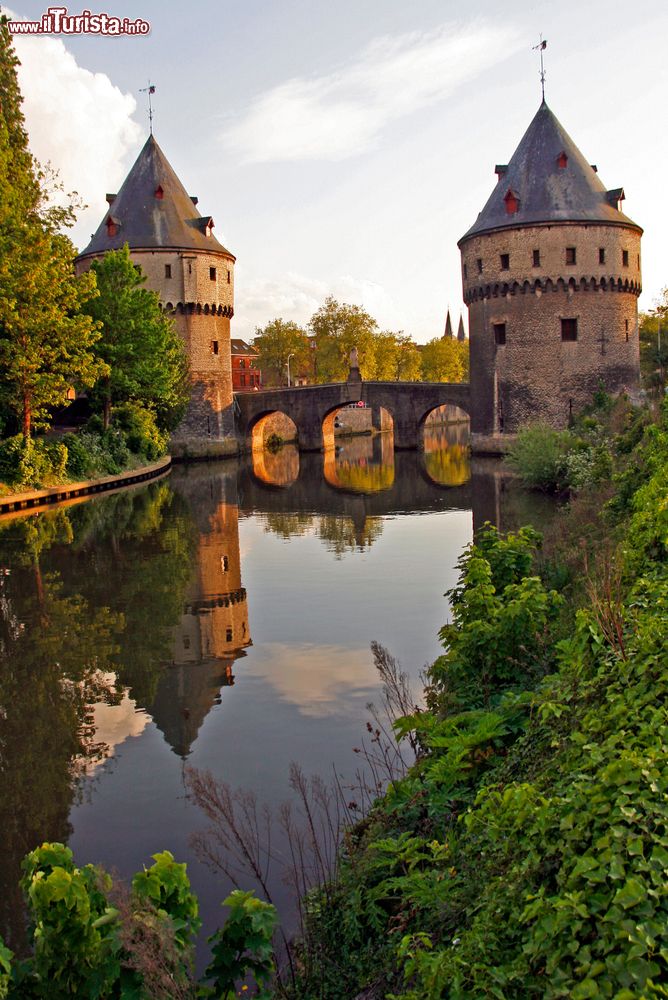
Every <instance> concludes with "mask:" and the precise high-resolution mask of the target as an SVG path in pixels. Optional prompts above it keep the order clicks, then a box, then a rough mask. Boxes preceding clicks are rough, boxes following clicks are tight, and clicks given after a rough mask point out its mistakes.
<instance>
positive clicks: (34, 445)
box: [0, 434, 68, 486]
mask: <svg viewBox="0 0 668 1000" xmlns="http://www.w3.org/2000/svg"><path fill="white" fill-rule="evenodd" d="M67 457H68V455H67V447H66V445H65V444H63V443H62V442H61V441H53V440H48V439H45V438H36V439H33V438H28V439H26V438H24V436H23V434H16V435H15V436H14V437H11V438H7V439H6V440H5V441H1V442H0V480H2V481H3V482H6V483H8V484H10V485H23V486H41V485H42V484H43V482H44V481H47V480H53V479H55V480H62V478H63V476H64V475H65V469H66V465H67Z"/></svg>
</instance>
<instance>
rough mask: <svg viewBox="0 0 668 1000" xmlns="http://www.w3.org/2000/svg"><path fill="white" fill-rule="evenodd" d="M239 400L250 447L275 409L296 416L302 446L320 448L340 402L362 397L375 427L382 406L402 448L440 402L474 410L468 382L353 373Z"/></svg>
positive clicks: (241, 430) (242, 433) (415, 440)
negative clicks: (369, 378)
mask: <svg viewBox="0 0 668 1000" xmlns="http://www.w3.org/2000/svg"><path fill="white" fill-rule="evenodd" d="M234 399H235V404H234V409H235V422H236V428H237V435H238V437H239V441H240V444H241V446H242V447H245V448H250V447H251V443H252V436H253V428H254V426H255V425H256V424H257V423H258V422H259V421H260V420H261V419H262V418H263V417H266V416H268V415H269V414H270V413H276V412H278V413H286V414H287V415H288V416H289V417H290V418H291V419H292V420H293V421H294V423H295V426H296V428H297V438H298V443H299V449H300V451H321V450H322V448H323V447H324V444H325V442H324V437H323V423H324V421H325V419H326V418H327V417H328V416H329V415H330V414H332V413H334V412H335V411H336V410H338V409H340V407H342V406H346V405H347V404H348V403H357V402H359V401H360V400H362V401H363V402H364V403H366V404H367V406H368V407H370V408H371V409H372V411H373V416H374V426H379V422H378V415H379V414H380V408H381V407H382V408H383V409H385V410H387V412H388V413H389V414H390V416H391V417H392V420H393V422H394V447H395V448H396V449H397V450H399V449H404V448H418V447H419V446H420V441H421V436H422V426H423V424H424V422H425V420H426V419H427V417H428V416H429V414H430V413H431V412H432V411H433V410H435V409H437V408H438V407H439V406H443V405H444V404H446V403H450V404H451V405H453V406H458V407H459V408H460V409H462V410H464V412H465V413H467V414H468V415H469V416H470V415H471V397H470V390H469V385H468V384H467V383H458V384H455V383H448V382H364V381H361V380H360V381H357V380H355V379H354V378H352V379H349V380H348V381H347V382H334V383H330V384H328V385H305V386H295V387H294V388H290V389H287V388H286V389H268V390H262V391H260V392H240V393H237V394H236V395H235V397H234Z"/></svg>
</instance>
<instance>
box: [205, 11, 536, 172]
mask: <svg viewBox="0 0 668 1000" xmlns="http://www.w3.org/2000/svg"><path fill="white" fill-rule="evenodd" d="M521 45H522V42H521V41H520V40H519V38H518V33H517V32H516V31H512V30H511V29H510V28H505V29H504V28H499V27H498V26H494V27H492V26H488V25H485V24H483V23H479V22H478V23H476V22H474V23H472V24H468V25H467V26H466V27H461V26H458V25H453V24H444V25H442V26H441V27H439V28H437V29H436V30H433V31H428V32H410V33H407V34H403V35H398V36H396V37H389V36H385V37H381V38H378V39H376V40H375V41H373V42H372V43H371V44H370V45H368V46H367V47H366V48H365V49H364V50H363V51H362V52H361V53H360V55H359V57H358V58H357V59H356V60H355V61H354V62H351V63H349V64H348V65H347V66H344V67H342V68H341V69H338V70H336V71H333V72H331V73H329V74H326V75H323V76H320V77H311V78H307V77H295V78H294V79H291V80H287V81H286V82H284V83H281V84H279V85H278V86H276V87H273V88H272V89H271V90H268V91H266V92H265V93H262V94H259V95H258V96H257V97H256V98H255V100H254V101H253V103H252V104H251V105H250V106H249V108H248V109H247V110H246V112H245V114H244V115H243V116H242V117H241V119H240V120H239V121H237V122H235V123H233V124H231V125H229V126H228V128H227V130H226V131H225V133H224V135H223V140H224V142H225V144H226V145H227V146H228V147H229V148H230V149H232V150H234V151H235V152H236V153H237V154H238V155H239V156H241V157H242V158H243V159H244V160H245V161H246V162H263V161H276V160H308V159H332V160H340V159H344V158H345V157H348V156H353V155H355V154H357V153H359V152H361V151H363V150H365V149H368V148H370V147H371V146H373V145H374V143H375V142H376V140H377V139H378V136H379V135H380V133H381V131H382V130H383V128H385V127H386V126H387V125H389V124H390V123H393V122H395V121H396V120H397V119H399V118H402V117H404V116H406V115H409V114H411V113H413V112H415V111H417V110H419V109H420V108H424V107H427V106H428V105H430V104H433V103H435V102H437V101H442V100H444V99H445V98H447V97H450V96H451V95H452V94H453V93H454V92H455V91H456V90H457V88H458V87H460V86H461V85H462V84H464V83H466V82H467V81H469V80H471V79H473V78H474V77H475V76H477V75H478V74H479V73H480V72H481V71H482V70H483V69H484V68H489V67H490V66H491V65H494V63H496V62H499V61H500V60H501V59H505V58H507V57H508V56H509V55H511V54H512V53H513V52H514V51H516V50H517V49H519V48H520V47H521Z"/></svg>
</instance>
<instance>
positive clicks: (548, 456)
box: [507, 424, 572, 493]
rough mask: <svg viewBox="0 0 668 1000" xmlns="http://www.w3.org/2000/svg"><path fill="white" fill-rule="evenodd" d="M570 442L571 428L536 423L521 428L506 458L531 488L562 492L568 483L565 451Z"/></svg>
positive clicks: (567, 449)
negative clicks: (561, 429)
mask: <svg viewBox="0 0 668 1000" xmlns="http://www.w3.org/2000/svg"><path fill="white" fill-rule="evenodd" d="M571 442H572V439H571V435H570V434H569V433H568V431H555V430H554V429H553V428H552V427H549V426H548V425H547V424H533V425H532V426H530V427H525V428H523V429H522V430H521V431H519V433H518V435H517V440H516V441H515V442H514V444H513V445H512V447H511V448H510V450H509V452H508V457H507V461H508V464H509V465H510V467H511V468H512V469H513V470H514V471H515V472H517V473H518V475H519V476H520V477H521V479H522V481H523V482H524V483H525V485H526V486H529V487H530V488H531V489H537V490H545V491H546V492H551V493H556V492H560V491H561V490H563V489H565V487H566V486H567V478H566V455H567V453H568V451H569V448H570V447H571Z"/></svg>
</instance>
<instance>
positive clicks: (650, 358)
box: [639, 288, 668, 392]
mask: <svg viewBox="0 0 668 1000" xmlns="http://www.w3.org/2000/svg"><path fill="white" fill-rule="evenodd" d="M639 335H640V372H641V375H642V380H643V383H644V385H645V386H647V388H650V389H657V390H658V391H659V392H662V391H663V387H664V385H665V384H666V373H668V288H664V289H663V291H662V292H661V298H660V299H658V300H657V301H656V302H655V304H654V308H653V309H652V310H650V311H649V312H645V313H640V317H639Z"/></svg>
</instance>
